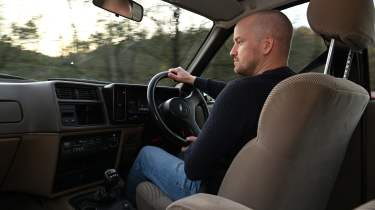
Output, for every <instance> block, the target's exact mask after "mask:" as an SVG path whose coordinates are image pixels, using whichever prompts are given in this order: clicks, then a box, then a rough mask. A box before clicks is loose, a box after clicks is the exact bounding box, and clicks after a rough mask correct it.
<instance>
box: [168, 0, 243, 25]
mask: <svg viewBox="0 0 375 210" xmlns="http://www.w3.org/2000/svg"><path fill="white" fill-rule="evenodd" d="M163 1H165V2H168V3H171V4H174V5H176V6H179V7H181V8H184V9H186V10H189V11H192V12H194V13H198V14H200V15H202V16H205V17H207V18H209V19H211V20H214V21H228V20H231V19H233V18H235V17H236V16H238V15H240V14H241V13H242V12H243V11H244V9H243V7H242V6H241V4H240V3H239V2H238V1H236V0H220V1H218V0H204V1H202V0H163ZM218 5H220V6H218Z"/></svg>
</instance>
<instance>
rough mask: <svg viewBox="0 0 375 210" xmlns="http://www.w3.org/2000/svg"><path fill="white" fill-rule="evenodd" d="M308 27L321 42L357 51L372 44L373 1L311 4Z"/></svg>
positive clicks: (334, 0) (312, 1)
mask: <svg viewBox="0 0 375 210" xmlns="http://www.w3.org/2000/svg"><path fill="white" fill-rule="evenodd" d="M307 18H308V21H309V24H310V27H311V28H312V29H313V30H314V31H315V32H316V33H318V34H320V35H321V36H322V37H323V38H325V39H327V40H329V39H331V38H334V39H336V41H338V42H339V43H340V44H342V45H344V46H346V47H349V48H352V49H354V50H360V49H364V48H367V47H369V46H371V45H373V44H374V5H373V1H372V0H310V4H309V7H308V10H307Z"/></svg>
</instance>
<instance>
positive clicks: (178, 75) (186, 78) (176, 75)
mask: <svg viewBox="0 0 375 210" xmlns="http://www.w3.org/2000/svg"><path fill="white" fill-rule="evenodd" d="M168 77H169V78H170V79H173V80H174V81H176V82H182V83H185V84H189V85H193V84H194V81H195V78H196V76H193V75H191V74H190V73H189V72H187V71H186V70H185V69H183V68H181V67H177V68H171V69H169V70H168Z"/></svg>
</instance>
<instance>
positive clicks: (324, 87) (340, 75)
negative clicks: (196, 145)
mask: <svg viewBox="0 0 375 210" xmlns="http://www.w3.org/2000/svg"><path fill="white" fill-rule="evenodd" d="M80 1H81V2H85V3H87V4H85V5H86V7H90V9H92V10H93V11H95V12H98V11H100V12H102V13H103V14H108V15H111V16H116V19H110V21H113V22H115V21H117V20H118V19H120V20H121V21H124V22H121V24H122V25H121V27H124V28H126V30H125V31H123V29H119V28H116V26H114V27H113V28H111V31H110V32H111V33H112V34H116V33H117V32H118V34H119V36H118V37H117V38H116V39H111V40H110V39H109V38H108V37H105V36H104V35H103V34H99V33H98V34H96V35H97V36H96V38H98V39H97V40H99V41H100V40H102V41H103V43H104V44H103V45H102V46H101V47H100V46H98V47H96V48H95V49H94V48H93V47H92V46H91V45H90V46H89V45H84V44H85V43H84V42H76V45H74V46H73V47H72V49H74V50H79V49H80V47H82V46H86V48H85V50H86V51H85V52H87V53H86V54H84V53H81V54H78V53H77V54H74V53H69V54H63V53H62V54H61V55H60V54H59V55H58V56H56V59H57V57H60V58H64V59H65V58H69V59H71V60H67V61H66V62H65V60H64V62H65V63H64V64H63V65H64V66H63V67H64V68H65V69H67V71H66V72H64V74H62V73H61V75H64V76H56V77H54V78H53V76H49V75H48V74H49V68H50V69H51V71H52V70H53V69H55V68H56V67H55V66H53V65H54V64H53V63H52V60H51V61H50V64H49V65H50V66H47V67H46V68H45V69H43V68H42V70H40V73H39V74H40V77H36V78H44V77H43V74H45V75H46V77H48V79H33V78H32V79H30V78H26V79H25V77H27V75H28V74H26V73H25V74H24V75H23V74H21V73H20V72H22V71H16V72H18V76H15V75H14V73H12V71H10V70H9V71H7V70H6V69H7V68H13V67H12V66H11V65H10V64H7V65H2V60H1V59H4V60H6V59H9V60H11V59H13V60H14V62H15V63H17V62H20V63H21V62H23V63H22V64H24V63H26V61H25V60H22V61H20V60H17V56H13V57H12V56H10V57H9V56H8V57H9V58H8V57H6V56H7V54H8V55H9V54H10V52H11V50H10V49H12V50H13V48H11V44H9V43H11V39H9V38H8V39H6V38H7V36H6V35H2V34H0V35H2V36H1V37H2V38H1V39H0V44H1V45H0V52H1V54H0V209H4V210H23V209H28V210H94V209H98V210H99V209H103V210H104V209H116V210H122V209H130V210H131V209H140V210H147V209H150V210H158V209H170V210H174V209H176V210H177V209H197V210H200V209H202V210H203V209H218V210H220V209H223V210H224V209H239V210H241V209H244V210H245V209H254V210H276V209H279V210H324V209H326V210H336V209H340V210H349V209H358V210H366V209H375V200H374V199H375V152H374V151H375V142H374V141H373V139H375V131H374V130H373V129H372V126H371V125H372V123H373V122H372V121H374V123H375V103H374V100H373V98H372V97H371V81H372V79H371V67H372V66H371V62H372V60H371V55H372V54H371V52H372V51H371V50H372V47H373V44H374V42H375V33H374V1H371V0H310V1H307V0H221V1H220V2H218V1H215V0H203V1H198V0H190V1H187V0H178V1H176V0H162V1H163V2H164V3H165V4H166V5H167V6H160V5H154V4H153V3H151V0H149V1H146V0H145V1H139V2H138V1H137V2H135V1H130V0H129V1H128V0H121V1H115V0H94V1H93V2H91V1H89V2H88V1H83V0H75V1H73V0H67V2H68V3H69V7H70V9H71V8H72V7H74V5H75V3H74V2H80ZM111 1H112V2H120V3H121V5H117V6H114V7H112V6H106V4H107V3H108V2H111ZM162 1H160V2H162ZM21 4H22V3H21ZM21 4H20V5H21ZM147 4H149V5H151V7H146V5H147ZM1 5H2V3H1V2H0V9H1V8H3V7H2V6H1ZM4 5H6V4H5V3H4ZM169 5H174V6H176V7H174V8H177V9H173V8H171V7H170V6H169ZM298 6H305V7H306V12H304V13H303V14H302V15H303V16H304V18H306V19H307V24H308V27H310V28H311V31H312V32H311V33H310V32H306V28H302V29H303V30H305V31H301V33H302V34H305V35H306V37H307V35H309V34H314V36H316V37H317V38H316V39H317V40H319V42H320V43H322V45H321V50H320V51H319V50H318V51H317V52H315V55H314V56H312V57H309V58H308V59H306V62H305V63H304V65H302V66H298V67H294V68H298V69H296V72H297V73H298V74H296V75H295V76H293V77H290V78H288V79H286V80H284V81H282V82H280V83H279V84H278V85H277V86H276V87H275V88H274V89H273V90H272V92H271V93H270V95H269V96H268V98H267V100H266V102H265V104H264V106H263V109H262V112H261V115H260V119H259V123H258V131H257V136H256V137H255V138H254V139H252V140H251V141H249V142H248V143H247V144H246V145H245V146H244V147H243V148H242V149H241V151H240V152H239V153H238V154H237V155H236V157H235V159H234V160H233V162H232V163H231V166H230V168H229V169H228V171H227V173H226V175H225V177H224V180H223V182H222V184H221V186H220V189H219V192H218V194H217V195H211V194H207V193H205V192H204V191H203V192H201V193H198V194H196V195H193V196H189V197H187V198H183V199H180V200H177V201H172V200H171V199H170V198H168V197H167V196H166V195H165V194H164V193H163V192H162V191H160V190H159V189H158V187H157V186H156V185H154V184H153V183H151V182H143V183H141V184H140V185H138V187H137V192H136V203H130V202H129V201H128V199H127V198H126V196H124V195H123V190H124V187H125V184H126V176H127V174H128V172H129V169H130V167H131V166H132V163H133V161H134V159H135V157H136V155H137V153H138V152H139V150H140V149H141V148H142V147H143V146H145V145H153V146H158V147H160V148H163V149H164V150H166V151H168V152H170V153H171V154H174V155H177V154H178V153H179V151H180V148H181V146H184V145H186V140H185V137H186V136H188V135H189V134H194V135H197V134H199V131H200V129H201V128H202V125H203V124H204V121H205V119H207V117H208V115H209V113H210V110H211V108H212V106H213V105H214V102H215V101H214V100H213V99H212V98H211V97H210V96H208V95H207V94H205V93H201V92H200V91H198V90H197V89H194V88H192V87H191V86H189V85H185V84H176V83H172V82H171V81H166V82H165V80H168V79H166V77H167V73H166V71H167V70H168V68H170V67H172V66H179V65H185V64H181V63H183V62H182V59H177V60H176V59H175V60H173V57H172V59H171V60H172V62H171V63H167V64H163V65H156V64H154V63H152V62H153V59H154V58H155V59H156V60H158V59H159V60H161V58H160V57H162V56H166V55H168V56H169V54H166V53H165V52H164V51H158V49H159V48H158V47H160V46H152V48H155V49H154V50H155V51H149V48H146V47H144V48H142V47H140V48H132V47H133V45H132V44H129V45H126V44H123V43H122V42H121V41H118V40H120V38H121V37H126V39H127V40H132V41H134V43H135V44H134V45H136V44H138V45H141V44H142V41H143V42H144V43H146V41H145V40H148V42H147V43H151V41H150V40H153V37H147V36H146V35H139V34H141V33H142V30H150V31H152V30H154V29H153V27H151V25H146V29H139V31H137V29H136V27H137V24H138V23H142V21H143V22H146V23H147V24H150V23H148V22H147V21H149V20H153V18H155V17H153V15H155V11H153V8H156V7H158V8H161V9H162V10H160V11H164V10H165V11H168V10H170V11H169V12H165V14H162V12H160V11H159V12H156V13H157V14H156V16H163V15H164V16H165V15H169V16H171V17H172V18H175V19H174V21H175V22H173V21H170V22H173V23H174V24H175V25H174V26H175V27H174V28H171V29H168V30H172V31H174V30H175V31H177V30H184V29H183V27H184V26H183V24H185V22H189V21H194V20H195V19H194V18H190V19H189V18H186V19H178V18H179V15H180V14H182V13H180V9H184V10H186V11H189V12H190V13H194V14H198V15H200V16H202V17H204V18H206V19H207V20H209V21H210V22H211V23H212V25H210V26H209V27H207V28H205V29H201V30H195V31H192V32H191V33H192V34H195V35H200V33H201V31H206V32H207V33H205V34H203V35H202V37H203V38H202V42H200V43H199V44H198V45H197V48H196V50H194V51H193V50H191V51H189V50H188V48H186V50H185V48H183V51H184V52H189V53H187V54H189V56H190V57H189V56H188V55H186V57H189V59H187V60H188V61H186V65H185V66H184V67H185V68H186V69H187V70H188V71H189V72H191V74H193V75H197V76H204V77H209V76H210V75H211V76H212V75H213V76H215V75H216V76H218V75H221V74H222V73H220V72H219V73H218V72H216V73H215V72H213V71H215V70H217V71H219V70H221V69H222V68H223V69H228V70H227V71H232V69H233V66H230V65H229V66H228V65H218V63H220V62H216V61H218V60H219V58H220V56H221V54H220V53H221V51H222V50H224V51H226V52H225V53H226V54H225V56H227V57H229V59H230V56H229V52H228V50H227V49H228V46H229V49H230V48H231V45H232V40H231V39H232V37H231V36H232V34H233V30H234V26H235V24H236V22H237V21H238V20H240V19H241V18H243V17H245V16H247V15H250V14H252V13H254V12H257V11H262V10H270V9H274V10H280V11H285V10H287V11H290V13H293V12H295V10H293V9H294V8H297V7H298ZM36 7H37V6H36ZM4 8H7V7H6V6H4ZM172 9H173V11H172V13H171V10H172ZM47 10H48V8H47ZM129 11H130V12H129ZM7 14H8V13H4V16H5V15H7ZM79 15H81V16H82V19H84V17H83V16H84V13H79ZM87 16H89V15H87ZM189 17H190V16H189ZM64 18H65V17H64ZM89 18H92V17H91V16H89ZM2 19H3V20H7V19H6V16H5V17H2V16H1V15H0V27H1V24H2V21H1V20H2ZM40 19H42V18H39V20H40ZM67 19H74V18H73V17H68V18H67ZM101 21H102V22H103V21H104V20H101V19H99V20H98V21H97V22H98V23H99V24H100V23H101ZM178 21H181V22H178ZM197 21H198V22H200V23H201V24H202V25H203V24H205V23H203V21H202V20H200V19H199V20H198V19H197ZM36 22H37V23H40V24H41V25H42V21H39V22H38V19H36ZM292 22H293V21H292ZM28 23H29V25H26V26H28V28H22V27H18V26H16V25H11V31H10V32H12V33H14V34H16V32H17V31H18V32H20V31H21V32H22V33H19V34H21V35H23V36H18V37H19V38H20V39H19V41H20V40H21V41H20V43H22V39H25V40H27V39H29V38H30V37H33V36H32V35H35V33H34V34H33V33H31V32H30V30H26V29H30V28H33V27H34V28H37V26H38V24H36V25H35V24H34V22H31V23H30V22H28ZM180 23H181V24H180ZM32 24H34V25H32ZM163 24H167V23H166V22H161V23H159V25H161V26H158V27H159V28H158V29H155V30H154V31H156V32H153V33H155V34H157V33H158V30H163V28H162V25H163ZM179 24H180V25H179ZM86 25H88V27H92V26H91V25H89V24H86ZM107 26H111V25H110V24H108V25H107ZM112 26H113V25H112ZM17 27H18V28H17ZM58 27H63V26H58ZM69 27H71V28H73V29H76V31H75V32H74V33H73V35H72V36H73V37H78V32H77V31H78V29H77V28H78V25H74V24H71V25H69ZM131 27H133V28H131ZM178 27H180V28H178ZM134 28H135V29H134ZM147 28H148V29H147ZM22 29H24V30H22ZM112 29H113V30H112ZM50 30H52V29H50ZM116 30H117V31H116ZM0 31H1V30H0ZM31 31H32V30H31ZM46 31H48V29H46ZM2 32H3V31H1V33H2ZM5 32H7V31H5ZM127 32H129V34H130V33H134V34H136V35H137V36H134V37H130V36H129V37H127V35H126V33H127ZM297 32H298V31H297V30H295V32H294V38H293V40H292V42H297V41H298V40H297V39H299V37H297V34H296V33H297ZM137 33H138V34H137ZM181 34H182V35H184V34H183V33H181ZM99 35H100V36H99ZM182 35H181V36H182ZM92 37H93V38H95V36H92ZM155 37H156V38H155V39H157V38H158V39H160V40H162V39H163V37H162V36H161V35H160V36H159V37H157V36H155ZM160 37H161V38H160ZM176 37H177V32H175V36H174V37H172V36H171V37H169V38H168V39H171V40H172V43H173V41H174V40H177V38H176ZM34 38H37V36H34ZM180 39H185V41H186V43H188V44H190V45H192V46H193V45H194V46H195V45H196V44H195V43H193V41H190V39H189V37H188V36H187V35H186V36H185V37H184V36H182V37H180ZM13 40H15V38H13ZM61 40H62V39H60V41H61ZM306 40H307V41H310V42H312V41H314V40H315V39H314V40H313V39H312V38H311V37H310V38H309V37H308V38H306ZM109 42H111V43H115V44H113V45H116V46H118V47H116V48H114V50H107V49H106V48H105V47H106V46H105V45H106V44H107V45H108V43H109ZM177 42H178V40H177ZM180 42H181V40H180ZM60 43H63V41H61V42H60ZM144 43H143V44H144ZM147 43H146V44H144V45H147ZM86 44H87V43H86ZM292 45H293V43H292ZM3 46H7V47H8V48H5V47H3ZM33 47H34V45H33V43H32V44H29V45H27V44H25V45H24V46H21V47H18V48H17V49H16V48H14V49H16V52H22V53H24V54H27V53H28V55H29V54H31V52H30V51H32V49H33ZM98 49H100V50H101V51H100V53H103V52H105V53H107V54H108V53H109V54H111V53H113V54H114V55H116V56H119V61H117V62H118V63H119V64H120V65H121V66H125V67H122V68H124V69H126V68H127V67H126V65H129V66H130V65H133V64H132V62H133V63H134V62H135V63H136V62H138V63H141V64H142V65H144V66H145V68H156V69H154V71H155V72H152V73H149V72H147V73H144V74H143V73H142V75H141V74H140V73H139V76H138V77H141V76H142V78H141V79H140V80H139V81H141V80H142V81H143V80H144V81H145V83H144V84H140V82H139V81H138V80H133V81H132V80H130V79H129V80H128V79H124V78H137V69H134V71H133V70H132V71H130V70H129V71H128V70H126V71H125V70H124V72H122V73H121V72H115V71H111V68H110V67H108V71H109V73H108V74H109V75H110V77H108V79H107V80H106V81H103V80H99V79H96V78H100V77H99V76H100V74H101V73H100V72H96V68H97V67H95V66H94V64H95V63H94V62H93V61H92V60H95V59H92V58H90V56H93V55H94V53H95V52H94V51H95V50H96V51H97V52H99V51H98ZM135 49H136V50H137V51H138V53H140V54H145V55H147V56H148V57H147V56H145V57H144V59H143V60H140V61H138V60H136V59H135V58H134V57H132V55H133V51H136V50H135ZM142 49H143V50H144V51H142ZM171 49H172V51H173V50H175V48H173V47H171ZM308 50H310V49H308V47H305V48H304V47H302V48H301V51H293V47H292V51H291V52H290V57H292V56H294V55H295V54H297V55H299V54H301V55H302V54H304V53H305V51H308ZM150 52H151V54H152V53H153V55H152V56H153V57H150V56H149V55H148V54H150ZM174 52H176V51H174ZM90 53H91V54H90ZM123 53H127V56H128V57H126V58H123V59H122V58H121V55H123ZM179 53H180V55H179V56H180V57H184V56H185V55H181V53H182V52H179ZM40 54H43V52H42V51H38V54H37V55H38V56H39V57H35V58H33V60H35V59H36V58H40V59H41V57H42V56H41V55H40ZM103 56H105V55H103ZM159 56H160V57H159ZM18 57H20V56H18ZM73 58H74V59H77V60H74V59H73ZM110 58H112V57H110ZM90 59H91V60H90ZM77 61H80V62H82V63H84V62H86V63H89V64H87V66H85V68H87V69H88V70H91V71H92V75H99V76H98V77H95V78H94V79H91V78H89V79H87V78H83V77H80V76H76V77H75V75H76V72H82V71H83V70H80V69H79V67H80V66H79V64H77V63H78V62H77ZM112 61H113V60H111V59H108V61H106V62H107V63H108V66H111V65H112V64H113V62H112ZM33 62H34V61H33ZM38 62H41V61H38ZM98 62H99V61H98ZM291 62H292V61H290V63H291ZM14 66H16V65H14ZM16 67H17V68H25V69H27V68H28V66H27V65H26V64H25V65H23V66H16ZM33 68H34V67H33ZM33 68H30V71H34V70H32V69H33ZM100 68H104V67H102V66H100ZM35 69H36V68H35ZM71 69H72V70H71ZM129 69H130V67H129ZM35 71H36V72H39V71H38V70H35ZM106 71H107V70H106ZM208 71H210V73H209V74H207V72H208ZM140 72H141V71H140ZM142 72H143V70H142ZM374 77H375V76H374ZM111 78H114V79H111ZM225 79H226V81H229V80H231V79H233V78H232V77H231V78H229V76H226V78H225ZM159 83H160V84H159ZM238 100H241V99H238ZM181 101H183V102H187V106H188V108H187V109H186V110H193V111H187V112H189V113H188V114H187V115H185V114H186V113H183V112H184V108H180V109H181V113H182V114H181V113H180V114H175V113H174V110H176V109H178V108H177V107H184V104H183V102H181ZM170 115H173V116H170ZM228 123H235V122H228ZM186 124H188V126H186ZM372 200H374V201H372ZM361 205H362V206H361Z"/></svg>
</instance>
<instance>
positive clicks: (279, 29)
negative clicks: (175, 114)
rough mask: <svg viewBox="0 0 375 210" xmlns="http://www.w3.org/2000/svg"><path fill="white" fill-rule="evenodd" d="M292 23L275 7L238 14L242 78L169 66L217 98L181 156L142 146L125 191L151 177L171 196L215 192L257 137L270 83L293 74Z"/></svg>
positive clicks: (237, 63)
mask: <svg viewBox="0 0 375 210" xmlns="http://www.w3.org/2000/svg"><path fill="white" fill-rule="evenodd" d="M292 34H293V27H292V25H291V22H290V21H289V19H288V18H287V17H286V16H285V15H284V14H282V13H281V12H279V11H262V12H257V13H254V14H251V15H249V16H246V17H244V18H242V19H241V20H240V21H239V22H238V23H237V24H236V26H235V28H234V35H233V41H234V44H233V47H232V49H231V51H230V55H231V57H232V58H233V63H234V71H235V73H237V74H239V75H242V76H243V77H241V78H240V79H236V80H233V81H231V82H229V83H227V84H225V83H223V82H219V81H214V80H209V79H208V80H207V79H203V78H199V77H195V76H193V75H191V74H190V73H188V72H187V71H185V70H184V69H182V68H180V67H179V68H172V69H169V73H168V77H169V78H171V79H173V80H175V81H177V82H182V83H186V84H190V85H193V86H194V87H195V88H198V89H200V90H201V91H203V92H206V93H207V94H209V95H210V96H212V97H213V98H216V101H215V104H214V106H213V109H212V111H211V113H210V116H209V117H208V119H207V121H206V123H205V124H204V126H203V128H202V130H201V133H200V134H199V135H198V136H197V137H188V138H187V140H188V141H191V142H192V143H191V144H190V145H189V146H188V147H187V148H184V150H185V151H184V155H183V156H184V158H183V159H179V158H177V157H175V156H173V155H171V154H169V153H168V152H166V151H164V150H162V149H160V148H158V147H152V146H146V147H144V148H142V150H141V151H140V153H139V154H138V156H137V158H136V160H135V162H134V164H133V166H132V168H131V170H130V173H129V175H128V180H127V194H128V196H129V198H130V199H133V200H134V197H135V189H136V187H137V185H138V184H139V183H141V182H143V181H146V180H148V181H151V182H153V183H154V184H155V185H156V186H158V187H159V189H160V190H161V191H163V192H164V193H165V194H166V195H167V196H168V197H169V198H170V199H171V200H178V199H180V198H183V197H186V196H189V195H192V194H195V193H197V192H199V191H200V190H202V187H203V186H204V191H205V192H208V193H213V194H216V193H217V191H218V189H219V186H220V184H221V181H222V179H223V177H224V175H225V172H226V171H227V169H228V167H229V165H230V163H231V162H232V160H233V158H234V157H235V155H236V154H237V153H238V152H239V151H240V149H241V148H242V147H243V146H244V145H245V144H246V143H247V142H248V141H250V140H251V139H253V138H254V137H256V134H257V125H258V120H259V115H260V112H261V110H262V107H263V104H264V102H265V100H266V98H267V96H268V95H269V93H270V92H271V90H272V89H273V87H274V86H275V85H276V84H278V83H279V82H280V81H282V80H284V79H285V78H287V77H289V76H292V75H294V73H293V71H292V70H291V69H289V68H288V67H287V61H288V55H289V48H290V43H291V38H292Z"/></svg>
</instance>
